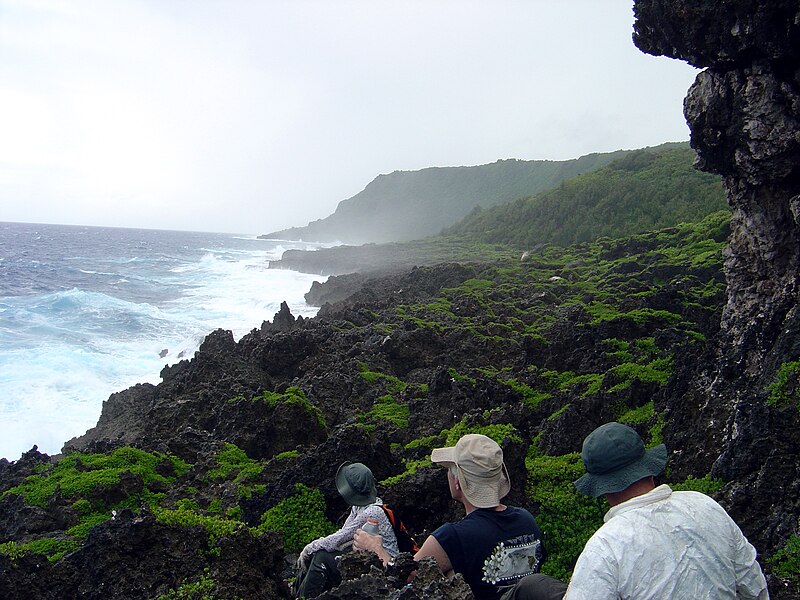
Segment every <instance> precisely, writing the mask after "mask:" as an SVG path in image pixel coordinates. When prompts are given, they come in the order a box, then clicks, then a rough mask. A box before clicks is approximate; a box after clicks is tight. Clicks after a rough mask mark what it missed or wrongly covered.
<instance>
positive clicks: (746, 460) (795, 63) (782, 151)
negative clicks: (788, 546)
mask: <svg viewBox="0 0 800 600" xmlns="http://www.w3.org/2000/svg"><path fill="white" fill-rule="evenodd" d="M634 12H635V14H636V24H635V34H634V41H635V43H636V45H637V46H639V48H641V49H642V50H643V51H645V52H648V53H651V54H656V55H666V56H671V57H674V58H678V59H682V60H686V61H688V62H690V63H691V64H693V65H695V66H697V67H707V69H706V70H705V71H703V72H701V73H700V74H699V75H698V76H697V79H696V81H695V83H694V85H693V86H692V87H691V88H690V90H689V93H688V95H687V97H686V100H685V103H684V112H685V114H686V118H687V121H688V123H689V127H690V129H691V144H692V147H693V148H695V149H696V150H697V152H698V156H699V159H698V166H699V167H700V168H702V169H704V170H708V171H711V172H715V173H719V174H721V175H723V177H724V178H725V187H726V189H727V195H728V202H729V204H730V206H731V208H732V209H733V217H732V220H731V237H730V246H729V249H728V250H727V252H726V255H725V274H726V278H727V283H728V288H727V294H728V302H727V305H726V307H725V310H724V313H723V317H722V335H721V337H720V340H719V344H718V348H717V356H715V357H711V356H709V357H706V358H708V359H710V360H709V362H710V363H711V365H713V366H711V367H709V366H708V363H706V365H705V366H701V368H700V369H692V368H691V367H689V366H687V370H686V372H685V373H684V375H683V377H684V378H685V379H686V380H688V382H687V381H684V382H681V383H677V384H676V386H677V388H681V392H682V393H681V394H680V396H679V397H675V399H674V401H673V402H672V403H670V402H668V403H667V404H668V406H667V407H665V408H666V411H667V412H668V413H669V414H670V420H669V425H668V427H667V429H666V430H665V434H666V436H667V442H668V445H669V443H670V442H672V443H673V444H674V445H675V446H676V447H688V446H690V445H691V446H693V447H696V448H698V449H701V450H700V452H698V453H697V455H695V456H690V455H685V454H684V455H679V456H676V457H675V460H674V461H673V465H674V468H675V469H677V470H678V471H684V472H688V471H689V470H693V471H697V470H701V471H702V470H704V469H705V470H710V471H711V473H712V474H713V475H715V476H719V477H722V478H723V479H725V480H726V481H731V482H735V483H730V484H729V485H728V486H727V487H726V488H725V490H724V491H723V494H722V500H723V502H724V503H726V504H727V505H728V506H729V508H730V510H731V513H732V514H733V516H734V517H735V518H741V517H742V516H743V515H744V514H745V513H747V514H749V515H750V519H749V522H748V523H747V525H746V526H745V530H746V531H747V533H748V535H749V536H750V538H751V540H754V542H755V543H756V545H757V546H759V547H761V548H765V549H766V552H767V554H769V553H771V552H772V551H774V550H776V549H778V548H779V547H780V546H781V545H782V544H783V543H784V542H785V540H786V539H787V537H788V536H789V534H797V533H798V519H797V517H798V514H799V513H798V503H797V500H796V498H797V491H796V490H797V483H796V480H795V479H794V478H792V477H790V476H787V473H797V472H798V471H799V470H800V437H799V434H798V432H799V431H800V419H799V418H798V411H797V410H787V409H781V408H779V407H773V408H770V407H769V406H768V405H767V403H766V399H767V391H768V388H769V386H770V385H771V384H772V383H773V382H774V381H775V376H776V373H777V372H778V370H779V369H780V367H781V365H782V364H785V363H789V362H792V361H796V360H798V358H800V347H798V341H797V340H798V337H797V335H798V321H800V313H799V312H798V311H799V310H800V309H799V308H798V300H800V297H799V296H798V294H799V293H800V286H799V285H798V271H799V270H800V5H799V4H798V3H797V1H796V0H738V1H736V2H716V1H711V0H706V1H699V2H698V1H690V0H636V2H635V7H634ZM701 365H702V363H701ZM674 391H677V389H675V390H673V392H674ZM668 397H669V394H668ZM670 404H671V405H670ZM762 564H763V563H762ZM771 591H772V594H773V596H772V597H773V598H776V597H789V596H783V595H782V594H783V593H785V590H784V588H783V586H781V585H777V584H775V583H774V582H771Z"/></svg>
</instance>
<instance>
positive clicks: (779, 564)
mask: <svg viewBox="0 0 800 600" xmlns="http://www.w3.org/2000/svg"><path fill="white" fill-rule="evenodd" d="M767 564H768V565H769V566H770V567H771V568H772V571H773V572H774V573H775V575H777V576H778V577H780V578H781V579H783V580H785V581H786V583H787V584H788V586H789V587H790V588H791V589H792V590H793V591H794V592H795V593H796V594H798V595H800V536H798V535H792V536H789V538H788V539H787V540H786V544H784V545H783V547H782V548H780V549H779V550H778V551H777V552H775V554H773V555H772V556H771V557H769V559H767Z"/></svg>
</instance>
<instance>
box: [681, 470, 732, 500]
mask: <svg viewBox="0 0 800 600" xmlns="http://www.w3.org/2000/svg"><path fill="white" fill-rule="evenodd" d="M724 485H725V482H724V481H722V480H721V479H714V478H712V477H711V475H705V476H703V477H699V478H698V477H694V476H693V475H689V476H688V477H686V479H685V480H683V481H679V482H676V483H671V484H670V487H671V488H672V489H673V490H676V491H677V490H680V491H692V492H701V493H703V494H705V495H706V496H712V495H713V494H715V493H716V492H718V491H719V490H721V489H722V487H723V486H724Z"/></svg>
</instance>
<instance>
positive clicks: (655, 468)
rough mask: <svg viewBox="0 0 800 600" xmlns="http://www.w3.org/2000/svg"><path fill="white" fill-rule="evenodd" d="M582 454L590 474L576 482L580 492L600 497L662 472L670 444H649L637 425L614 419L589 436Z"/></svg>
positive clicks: (587, 472)
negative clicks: (645, 445)
mask: <svg viewBox="0 0 800 600" xmlns="http://www.w3.org/2000/svg"><path fill="white" fill-rule="evenodd" d="M581 458H582V459H583V466H584V467H586V475H584V476H583V477H581V478H580V479H578V480H577V481H576V482H575V487H576V488H578V491H579V492H580V493H582V494H586V495H587V496H593V497H595V498H597V497H598V496H602V495H604V494H613V493H614V492H620V491H622V490H624V489H625V488H627V487H628V486H629V485H631V484H632V483H635V482H637V481H639V480H640V479H644V478H645V477H648V476H650V475H658V474H659V473H661V471H663V470H664V466H665V465H666V464H667V447H666V446H665V445H664V444H661V445H659V446H655V447H653V448H645V447H644V442H642V438H641V437H639V434H638V433H636V431H635V430H634V429H632V428H631V427H628V426H627V425H623V424H621V423H614V422H612V423H606V424H605V425H601V426H600V427H598V428H597V429H595V430H594V431H593V432H592V433H590V434H589V435H588V436H586V439H585V440H583V449H582V450H581Z"/></svg>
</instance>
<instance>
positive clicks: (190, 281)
mask: <svg viewBox="0 0 800 600" xmlns="http://www.w3.org/2000/svg"><path fill="white" fill-rule="evenodd" d="M317 246H319V245H318V244H310V243H303V242H278V241H274V240H269V241H268V240H259V239H257V238H256V237H255V236H246V235H241V236H237V235H231V234H215V233H195V232H179V231H155V230H144V229H119V228H104V227H77V226H64V225H33V224H22V223H2V222H0V457H5V458H7V459H9V460H17V459H18V458H19V456H20V455H21V454H22V453H23V452H25V451H27V450H29V449H30V448H31V447H33V445H34V444H36V445H38V447H39V450H40V451H42V452H46V453H48V454H56V453H58V452H59V451H60V449H61V446H62V445H63V444H64V442H66V441H67V440H68V439H70V438H72V437H74V436H76V435H81V434H83V433H84V432H85V431H86V430H87V429H89V428H90V427H93V426H94V425H95V424H96V422H97V419H98V417H99V416H100V410H101V407H102V403H103V401H104V400H105V399H107V398H108V396H109V395H110V394H111V393H113V392H117V391H121V390H123V389H126V388H128V387H130V386H131V385H134V384H136V383H145V382H149V383H159V382H160V377H159V372H160V371H161V369H162V368H163V367H164V365H167V364H173V363H175V362H177V361H179V360H181V358H191V357H192V356H193V354H194V352H195V350H197V348H198V347H199V346H200V343H201V342H202V340H203V338H204V337H205V336H206V335H207V334H208V333H210V332H211V331H213V330H214V329H217V328H220V327H221V328H223V329H229V330H231V331H233V334H234V337H235V338H236V339H237V340H238V339H240V338H241V337H242V336H243V335H244V334H246V333H248V332H249V331H250V330H252V329H253V328H254V327H259V326H260V325H261V323H262V321H264V320H265V319H266V320H271V319H272V318H273V316H274V315H275V313H276V312H278V310H279V309H280V303H281V302H282V301H286V303H287V304H288V305H289V308H290V309H291V312H292V314H293V315H294V316H299V315H303V316H313V315H314V314H316V312H317V309H316V308H315V307H311V306H308V305H307V304H306V303H305V301H304V299H303V295H304V294H305V293H306V292H307V291H308V290H309V288H310V287H311V284H312V282H314V281H323V280H324V279H325V278H324V277H322V276H314V275H308V274H303V273H297V272H293V271H287V270H279V269H272V270H270V269H269V268H268V263H269V261H270V260H276V259H278V258H280V256H281V254H282V253H283V251H284V250H286V249H289V248H301V249H313V248H315V247H317Z"/></svg>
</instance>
